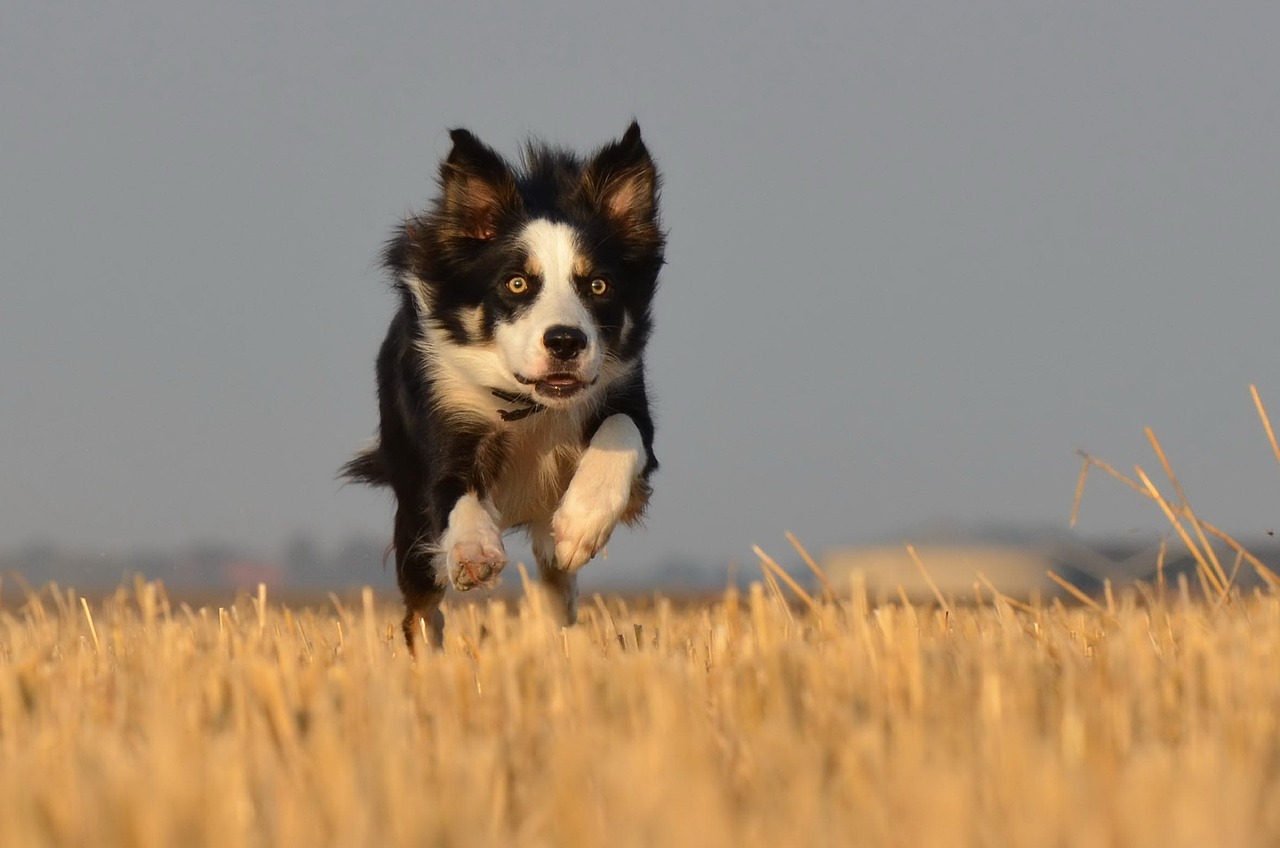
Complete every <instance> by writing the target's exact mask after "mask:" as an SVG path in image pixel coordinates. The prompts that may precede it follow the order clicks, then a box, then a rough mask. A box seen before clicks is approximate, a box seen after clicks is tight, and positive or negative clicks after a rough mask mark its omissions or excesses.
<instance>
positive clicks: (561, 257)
mask: <svg viewBox="0 0 1280 848" xmlns="http://www.w3.org/2000/svg"><path fill="white" fill-rule="evenodd" d="M520 240H521V241H522V242H523V244H524V247H525V250H527V251H528V260H527V262H526V263H525V270H526V272H527V273H528V274H529V275H530V276H535V277H537V278H539V279H540V280H541V282H542V288H541V289H540V290H539V291H538V292H537V294H535V295H533V297H534V300H533V303H532V304H531V305H530V306H529V307H528V308H527V309H526V311H525V312H524V313H523V314H521V315H520V316H519V317H518V318H517V319H516V320H515V321H513V322H511V323H510V324H502V323H500V324H499V325H498V327H497V329H496V330H495V331H494V340H495V341H496V342H497V343H498V348H499V349H500V350H501V351H502V356H503V358H504V359H505V360H506V362H507V365H508V366H509V367H510V368H511V370H512V371H513V372H514V373H516V374H519V375H520V376H521V377H524V378H526V379H529V380H538V379H541V378H543V377H546V376H547V375H549V374H552V373H556V372H562V371H569V370H575V369H576V373H577V374H578V376H579V377H580V379H582V380H583V381H584V382H591V381H592V380H594V379H595V378H596V376H597V375H598V374H599V372H600V357H601V352H600V336H599V333H598V332H597V330H596V324H595V320H594V319H593V318H592V316H591V313H590V312H589V311H588V310H587V307H586V306H585V305H584V304H583V302H582V299H581V297H580V296H579V295H578V288H577V286H576V285H575V283H574V276H575V271H577V270H578V269H581V268H582V267H584V266H583V260H582V257H581V254H580V253H579V247H578V236H577V233H576V231H575V230H574V229H573V227H570V226H569V225H568V224H563V223H556V222H553V221H548V220H546V219H545V218H539V219H537V220H536V221H533V222H531V223H530V224H529V225H528V226H527V227H525V229H524V232H523V233H521V235H520ZM557 325H563V326H568V327H575V328H577V329H579V330H581V331H582V332H583V333H585V334H586V337H587V348H586V350H584V351H583V352H582V353H581V354H580V355H579V357H578V358H577V359H576V360H574V361H573V362H572V363H561V362H556V361H553V360H552V359H551V357H550V356H549V354H548V352H547V349H546V347H545V346H544V345H543V343H542V339H543V336H544V335H545V334H546V332H547V330H548V329H550V328H551V327H554V326H557Z"/></svg>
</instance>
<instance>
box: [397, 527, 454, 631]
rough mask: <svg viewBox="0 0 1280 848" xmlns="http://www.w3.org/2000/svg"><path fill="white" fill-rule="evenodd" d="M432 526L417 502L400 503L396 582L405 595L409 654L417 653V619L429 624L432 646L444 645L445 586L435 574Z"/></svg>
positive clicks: (401, 625) (403, 629)
mask: <svg viewBox="0 0 1280 848" xmlns="http://www.w3.org/2000/svg"><path fill="white" fill-rule="evenodd" d="M429 533H430V529H429V527H428V523H427V521H426V519H425V518H424V516H423V513H422V510H421V509H420V508H418V505H417V504H414V503H407V504H401V505H400V507H399V508H398V509H397V510H396V528H395V549H396V582H397V583H399V585H400V592H401V593H402V594H403V595H404V606H405V612H404V620H403V621H402V622H401V624H400V629H401V630H402V631H403V633H404V641H405V645H407V646H408V648H409V653H410V654H413V653H414V637H415V636H416V635H417V632H418V621H419V619H422V620H424V621H425V622H426V624H427V628H426V630H427V639H428V642H429V644H431V646H432V647H436V648H438V647H440V646H441V645H443V644H444V614H443V613H442V612H440V601H441V600H443V599H444V587H443V586H442V585H441V584H440V580H439V577H438V576H437V575H436V562H435V559H436V558H435V556H434V555H433V550H432V545H431V544H430V536H429Z"/></svg>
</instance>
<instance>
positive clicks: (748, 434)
mask: <svg viewBox="0 0 1280 848" xmlns="http://www.w3.org/2000/svg"><path fill="white" fill-rule="evenodd" d="M837 5H838V4H831V5H830V6H814V5H809V4H794V3H793V4H773V3H770V4H758V5H755V6H748V5H729V4H724V3H719V4H703V5H701V6H699V5H697V4H694V5H693V6H690V4H685V3H665V2H660V3H647V4H636V3H631V4H626V5H625V6H623V7H621V8H619V7H614V6H605V5H601V4H594V3H590V4H572V3H570V4H564V3H559V4H540V5H535V4H528V5H524V4H520V5H514V6H513V7H511V8H503V7H498V6H491V5H488V4H432V3H404V4H394V5H383V6H377V7H373V6H371V5H370V4H350V5H349V6H348V5H347V4H342V5H336V4H329V3H317V2H308V3H296V4H277V5H273V6H271V7H270V8H268V7H267V4H262V3H256V2H255V3H241V2H229V3H219V4H177V3H168V2H163V3H162V2H148V3H132V4H55V3H47V2H38V3H25V2H24V3H18V4H16V5H15V4H14V3H13V2H9V3H6V4H5V5H4V6H3V7H2V8H0V195H2V196H3V202H2V203H0V548H9V547H12V546H14V545H18V544H22V543H25V542H27V541H31V540H34V539H51V540H54V541H57V542H60V543H64V544H66V545H68V546H76V547H82V548H101V549H110V550H120V549H124V548H128V547H130V546H134V545H149V544H172V543H177V542H182V541H186V540H189V539H193V538H202V539H218V540H226V541H233V542H241V543H245V544H247V545H251V546H255V547H259V548H265V549H270V548H273V547H276V546H278V545H279V544H280V543H281V542H282V541H283V540H284V539H285V538H286V537H287V536H289V535H291V534H293V533H295V532H298V531H308V532H315V533H317V534H319V535H320V536H321V538H323V539H327V540H331V539H335V538H338V537H340V536H342V535H344V534H346V533H349V532H353V531H377V532H385V531H386V529H387V528H388V526H389V517H390V506H389V500H388V498H387V497H385V496H383V495H381V494H378V493H373V492H371V491H369V490H365V489H360V488H355V487H347V488H341V487H339V486H338V485H337V484H336V483H335V482H334V479H333V474H334V471H335V469H336V468H337V466H338V465H339V464H340V463H341V462H342V461H343V460H344V459H345V458H346V457H347V456H348V454H349V452H350V451H351V450H352V449H353V448H355V447H356V446H357V445H359V444H360V443H361V442H362V440H364V439H365V438H366V437H368V436H369V435H370V434H371V433H372V431H373V428H374V425H375V405H374V399H373V396H374V383H373V367H372V363H373V356H374V353H375V350H376V347H377V345H378V343H379V341H380V339H381V335H382V333H383V331H384V328H385V323H386V320H387V318H388V316H389V314H390V310H391V308H392V298H391V296H390V295H389V293H388V291H387V289H386V287H385V286H384V281H383V279H382V276H381V274H380V273H379V272H378V271H377V269H376V267H375V264H374V263H375V259H376V256H377V254H378V251H379V249H380V246H381V244H382V241H383V239H384V238H385V237H386V235H387V234H388V232H389V231H390V228H391V226H392V225H393V223H394V222H395V220H396V218H397V216H399V215H400V214H402V213H404V212H406V211H408V210H410V209H412V208H415V207H417V206H420V205H421V204H422V203H424V202H425V201H426V199H427V198H428V197H429V195H430V194H431V193H432V191H433V190H434V185H433V175H434V170H435V166H436V162H437V160H438V158H439V157H440V156H441V155H442V154H443V153H445V152H446V151H447V135H446V129H447V128H448V127H451V126H457V125H463V126H467V127H469V128H471V129H472V130H474V131H476V132H477V133H478V134H479V135H480V136H481V137H482V138H483V139H485V140H486V141H488V142H489V143H491V144H493V145H494V146H496V147H497V148H499V149H500V150H502V151H504V152H506V153H513V152H514V151H515V149H516V147H517V145H518V143H519V141H520V140H521V139H522V138H523V136H524V135H525V134H527V133H530V132H532V133H536V134H539V135H541V136H544V137H546V138H548V139H551V140H554V141H558V142H563V143H565V144H569V145H572V146H575V147H580V148H582V147H591V146H594V145H597V144H599V143H601V142H603V141H605V140H606V139H608V138H611V137H614V136H616V135H618V134H620V133H621V132H622V130H623V129H624V128H625V126H626V122H627V121H628V120H629V119H630V118H631V117H632V116H633V115H634V116H636V117H638V118H639V120H640V122H641V126H642V128H643V130H644V133H645V137H646V140H647V141H648V143H649V145H650V147H651V149H652V150H653V151H654V153H655V155H656V156H657V158H658V160H659V162H660V165H661V166H662V168H663V170H664V172H665V177H666V188H665V191H664V203H665V216H666V223H667V225H668V227H669V229H670V250H669V255H668V258H669V265H668V267H667V269H666V272H665V275H664V283H663V288H662V291H661V293H660V296H659V299H658V309H657V312H658V325H657V326H658V331H657V334H656V336H655V338H654V341H653V344H652V347H651V360H650V361H651V382H652V384H653V388H654V393H655V394H656V396H657V399H658V416H659V428H660V429H659V438H658V445H657V447H658V454H659V457H660V458H661V460H662V462H663V468H662V471H661V472H660V474H659V476H658V478H657V479H656V481H655V482H656V497H655V500H654V504H653V509H652V512H651V520H650V521H649V523H648V528H647V530H645V531H643V532H640V533H624V534H621V535H622V536H623V538H620V539H617V540H615V543H614V544H613V545H612V546H611V548H610V560H609V563H608V565H606V566H604V567H606V568H643V567H647V565H648V564H649V563H652V562H656V561H658V560H660V559H662V558H664V557H666V556H668V555H675V556H681V555H690V556H696V557H702V558H714V559H718V560H722V561H727V560H728V559H730V558H743V559H749V558H750V555H749V545H750V544H751V543H752V542H760V543H762V544H764V545H765V546H766V547H770V548H779V547H781V544H780V539H781V533H782V531H783V530H786V529H791V530H794V531H796V532H797V533H798V534H800V535H801V537H802V538H804V539H806V540H808V541H809V543H810V544H811V545H812V546H813V547H815V548H819V549H821V548H824V547H827V546H829V545H833V544H836V543H842V542H851V541H858V540H865V539H869V538H873V537H875V538H879V537H884V536H886V535H890V536H892V534H894V533H897V532H900V531H902V530H903V529H904V528H906V527H908V526H910V525H912V524H914V523H917V522H919V521H922V520H927V519H931V518H937V517H950V518H955V519H959V520H979V521H982V520H1000V521H1028V522H1049V523H1057V524H1065V520H1066V516H1067V511H1068V508H1069V506H1070V501H1071V496H1072V492H1073V489H1074V484H1075V476H1076V473H1077V468H1078V466H1077V460H1076V458H1075V456H1074V455H1073V452H1072V451H1073V449H1074V448H1075V447H1077V446H1084V447H1087V448H1089V449H1091V450H1093V451H1094V452H1096V453H1098V454H1100V455H1102V456H1104V457H1107V458H1110V459H1113V460H1115V461H1117V462H1118V463H1120V464H1121V465H1127V464H1129V463H1132V462H1133V461H1135V460H1140V461H1142V462H1149V460H1148V457H1149V453H1148V452H1147V451H1146V449H1145V442H1144V440H1143V436H1142V432H1141V428H1142V427H1143V426H1144V425H1148V424H1150V425H1153V426H1155V427H1156V429H1157V432H1158V433H1159V434H1160V435H1161V436H1162V438H1163V441H1164V443H1165V446H1166V448H1167V449H1168V450H1169V451H1170V454H1171V457H1172V459H1173V461H1174V463H1175V465H1176V467H1177V469H1178V470H1179V472H1180V476H1181V477H1182V478H1183V482H1184V484H1185V485H1186V486H1187V488H1188V490H1189V491H1190V493H1191V495H1192V497H1193V500H1195V502H1196V504H1197V506H1198V507H1199V509H1201V510H1202V511H1203V512H1205V513H1206V514H1208V515H1209V516H1210V517H1211V518H1212V519H1214V520H1216V521H1217V522H1218V523H1220V524H1223V525H1225V526H1227V527H1229V528H1231V529H1233V530H1237V531H1239V532H1240V533H1241V534H1243V535H1250V534H1253V533H1257V532H1260V531H1262V530H1264V529H1269V528H1272V527H1274V526H1275V525H1276V524H1277V523H1280V521H1278V520H1277V510H1276V506H1277V495H1278V494H1280V468H1278V467H1276V466H1275V464H1274V462H1273V460H1272V459H1271V457H1270V453H1269V450H1268V448H1267V446H1266V444H1265V442H1264V440H1263V437H1262V434H1261V431H1260V428H1259V426H1258V423H1257V419H1256V417H1255V416H1254V414H1253V412H1252V409H1251V406H1250V401H1249V397H1248V393H1247V385H1248V383H1249V382H1251V381H1254V382H1257V383H1259V386H1260V388H1261V390H1262V392H1263V395H1264V397H1270V398H1271V399H1272V401H1273V412H1274V413H1276V414H1277V415H1280V374H1277V369H1276V355H1275V352H1276V347H1277V333H1276V331H1275V329H1274V328H1275V325H1276V323H1277V321H1278V320H1280V286H1277V272H1278V270H1280V143H1278V141H1280V51H1277V50H1276V49H1275V45H1276V43H1277V39H1278V38H1280V5H1277V4H1275V3H1265V2H1264V3H1255V4H1248V5H1243V4H1231V3H1202V2H1165V3H1150V4H1141V3H1139V4H1117V3H1109V2H1108V3H1070V4H1057V5H1056V8H1054V9H1048V8H1046V6H1047V4H1040V3H1025V2H1009V3H997V2H971V3H954V2H931V3H923V4H921V3H876V4H846V5H844V6H842V7H841V8H837ZM1152 464H1154V463H1152ZM1083 518H1084V529H1085V530H1086V531H1088V532H1096V533H1108V532H1114V531H1122V530H1125V529H1127V528H1131V527H1147V528H1152V527H1159V521H1158V515H1157V514H1156V513H1155V512H1154V510H1152V509H1151V508H1150V507H1149V506H1148V505H1146V504H1144V503H1141V502H1139V499H1138V498H1137V497H1136V496H1135V495H1131V494H1129V493H1126V492H1122V491H1120V490H1118V489H1116V488H1114V487H1111V486H1107V485H1105V484H1101V485H1097V486H1096V488H1094V489H1093V490H1092V491H1091V493H1090V494H1089V496H1088V498H1087V500H1086V503H1085V511H1084V516H1083ZM596 567H600V566H593V568H596Z"/></svg>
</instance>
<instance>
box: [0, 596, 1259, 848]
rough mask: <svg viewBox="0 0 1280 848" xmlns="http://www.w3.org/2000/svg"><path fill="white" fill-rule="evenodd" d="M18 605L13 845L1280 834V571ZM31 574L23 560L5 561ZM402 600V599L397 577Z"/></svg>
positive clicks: (1, 681) (3, 766)
mask: <svg viewBox="0 0 1280 848" xmlns="http://www.w3.org/2000/svg"><path fill="white" fill-rule="evenodd" d="M1182 589H1183V591H1182V592H1179V591H1178V590H1177V588H1176V587H1170V589H1169V592H1168V594H1167V596H1162V595H1161V594H1160V593H1157V592H1155V591H1149V592H1146V593H1145V594H1143V593H1140V592H1136V591H1122V592H1119V593H1118V594H1117V595H1116V596H1115V597H1114V598H1113V599H1112V601H1111V603H1110V604H1109V605H1101V604H1098V605H1092V606H1090V605H1082V606H1079V607H1065V606H1063V605H1062V604H1060V603H1057V602H1054V603H1052V604H1048V605H1042V606H1036V607H1027V608H1016V607H1015V606H1013V605H1011V604H1010V603H1009V602H1007V601H1005V600H1003V599H1001V598H1000V597H999V596H995V597H991V596H990V594H989V593H988V596H987V597H988V602H987V603H985V604H982V605H969V606H965V607H956V608H951V609H943V608H941V607H940V606H938V605H932V604H931V605H928V606H922V605H903V604H887V605H882V606H872V605H871V604H870V603H869V601H868V599H867V597H866V593H865V592H864V591H861V590H860V589H859V587H858V586H856V585H854V586H851V587H843V588H841V587H836V592H835V593H834V594H833V595H828V596H825V597H822V598H815V599H813V603H812V604H803V605H788V604H787V603H785V602H784V599H783V595H782V592H781V590H779V589H778V585H777V584H776V583H775V582H773V581H772V580H769V581H768V582H767V583H765V584H758V585H756V586H753V587H752V588H751V590H750V591H749V592H746V593H744V594H742V595H741V596H739V595H738V594H736V593H735V592H733V591H730V592H728V593H727V594H725V595H724V596H723V597H721V598H719V599H718V600H714V601H711V602H707V603H702V604H698V605H695V606H691V607H678V606H675V605H673V604H672V603H670V602H669V601H666V600H662V599H656V600H653V601H650V602H647V603H645V604H643V605H642V608H638V607H637V606H636V605H634V604H633V605H631V606H628V605H627V604H626V603H625V602H622V601H620V600H616V599H614V600H605V599H596V602H595V603H594V604H586V605H585V607H586V608H585V610H584V613H583V616H582V622H581V624H580V625H579V626H578V627H576V628H574V629H571V630H561V629H559V628H557V627H555V626H554V625H553V624H552V622H551V620H550V619H549V618H548V617H546V616H544V615H543V614H542V612H541V608H540V599H539V597H538V596H537V595H536V594H534V595H531V596H529V597H526V598H524V599H522V600H519V601H517V602H513V603H510V604H506V603H503V602H491V603H489V604H487V605H485V606H474V605H465V604H463V605H460V604H458V603H455V604H454V605H453V606H452V607H449V608H448V610H447V615H448V622H449V624H448V627H449V630H448V635H447V637H446V639H447V644H446V645H445V647H444V649H443V650H442V651H436V652H432V653H425V654H424V655H422V656H420V657H419V658H418V659H417V660H416V661H414V660H412V659H411V658H409V657H407V656H406V655H405V652H404V649H403V645H402V644H401V643H400V642H399V641H398V640H397V639H395V638H393V635H392V634H393V633H394V632H395V630H396V628H395V627H394V623H395V621H396V620H397V617H398V615H399V608H398V605H394V604H393V603H392V601H393V599H391V598H386V599H375V598H374V597H373V595H372V594H371V593H366V594H365V596H364V599H363V603H359V602H357V603H355V604H353V605H351V606H350V607H347V606H344V605H343V604H342V603H341V602H340V601H337V600H336V599H335V601H334V602H332V603H330V604H328V605H325V606H324V607H322V608H310V609H288V608H282V607H280V606H278V605H275V604H274V603H271V602H270V601H269V599H267V602H266V603H263V602H262V600H263V599H261V598H252V597H241V598H240V599H238V600H236V601H235V602H234V603H230V605H229V606H228V607H227V608H225V609H219V608H218V607H203V608H199V609H192V608H190V607H188V606H186V605H182V604H176V603H171V602H170V601H169V600H168V599H167V598H166V596H165V593H164V591H163V589H162V588H161V587H160V586H157V585H156V584H148V583H142V582H138V583H137V584H136V585H134V586H132V587H127V588H123V589H121V590H119V591H118V592H117V593H116V594H115V595H114V596H113V597H110V598H108V599H105V600H103V601H101V602H100V603H96V604H90V603H87V602H83V601H82V600H81V599H80V598H79V597H78V596H76V595H75V594H74V593H71V592H67V591H60V590H57V589H56V588H51V589H49V590H46V591H44V592H42V593H39V594H37V595H32V596H29V597H28V598H27V600H26V602H25V604H23V605H22V606H20V607H16V608H13V609H11V610H10V611H7V612H0V798H3V804H4V807H3V812H2V813H0V845H4V846H7V848H16V846H24V845H43V844H63V845H94V846H110V845H130V846H162V845H164V846H168V845H184V846H186V845H190V846H198V845H263V846H266V845H273V846H274V845H307V846H322V845H343V846H355V845H391V846H399V845H433V846H434V845H441V846H444V845H448V846H468V845H490V846H493V845H520V846H528V848H532V847H533V846H578V845H582V846H588V845H590V846H597V845H612V846H631V845H656V846H685V845H689V846H698V847H699V848H713V846H725V848H729V846H734V848H738V846H770V848H772V847H773V846H783V845H816V846H823V845H831V846H836V845H875V846H879V845H885V846H889V845H892V846H929V845H937V846H966V845H990V846H1021V845H1027V846H1032V845H1045V846H1098V845H1124V846H1143V845H1152V846H1156V845H1160V846H1171V845H1172V846H1176V845H1186V846H1206V845H1214V846H1236V845H1271V844H1275V843H1276V842H1277V840H1280V727H1278V726H1277V724H1278V722H1280V670H1278V668H1277V665H1278V663H1277V661H1278V659H1280V657H1278V654H1280V600H1277V598H1276V597H1275V596H1274V595H1272V594H1270V593H1253V594H1251V595H1248V596H1242V595H1240V593H1239V592H1236V593H1234V594H1233V595H1232V596H1231V597H1228V598H1222V599H1218V600H1217V601H1205V600H1200V599H1199V598H1200V596H1199V595H1197V596H1196V598H1195V599H1193V598H1192V596H1191V593H1190V592H1187V591H1185V590H1186V586H1185V584H1184V585H1183V586H1182ZM10 591H11V590H10ZM384 602H385V603H384Z"/></svg>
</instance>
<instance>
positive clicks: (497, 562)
mask: <svg viewBox="0 0 1280 848" xmlns="http://www.w3.org/2000/svg"><path fill="white" fill-rule="evenodd" d="M436 556H437V557H438V558H439V566H438V567H437V569H436V574H437V576H438V577H440V578H447V579H448V581H449V582H450V583H452V584H453V588H455V589H457V590H458V591H460V592H465V591H467V590H468V589H474V588H476V587H477V586H490V585H492V584H493V581H494V580H496V579H497V577H498V574H499V573H500V572H501V571H502V568H503V566H505V565H506V564H507V552H506V549H505V548H503V546H502V531H501V530H499V529H498V511H497V510H496V509H495V508H494V506H493V504H492V502H490V501H489V500H487V499H484V500H482V499H481V498H480V497H479V496H478V495H477V494H476V493H475V492H471V491H468V492H467V493H465V494H464V495H463V496H462V497H460V498H458V501H457V503H456V504H454V507H453V509H452V510H450V511H449V521H448V525H447V526H446V527H445V531H444V535H443V536H442V537H441V538H440V549H439V552H438V553H437V554H436Z"/></svg>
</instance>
